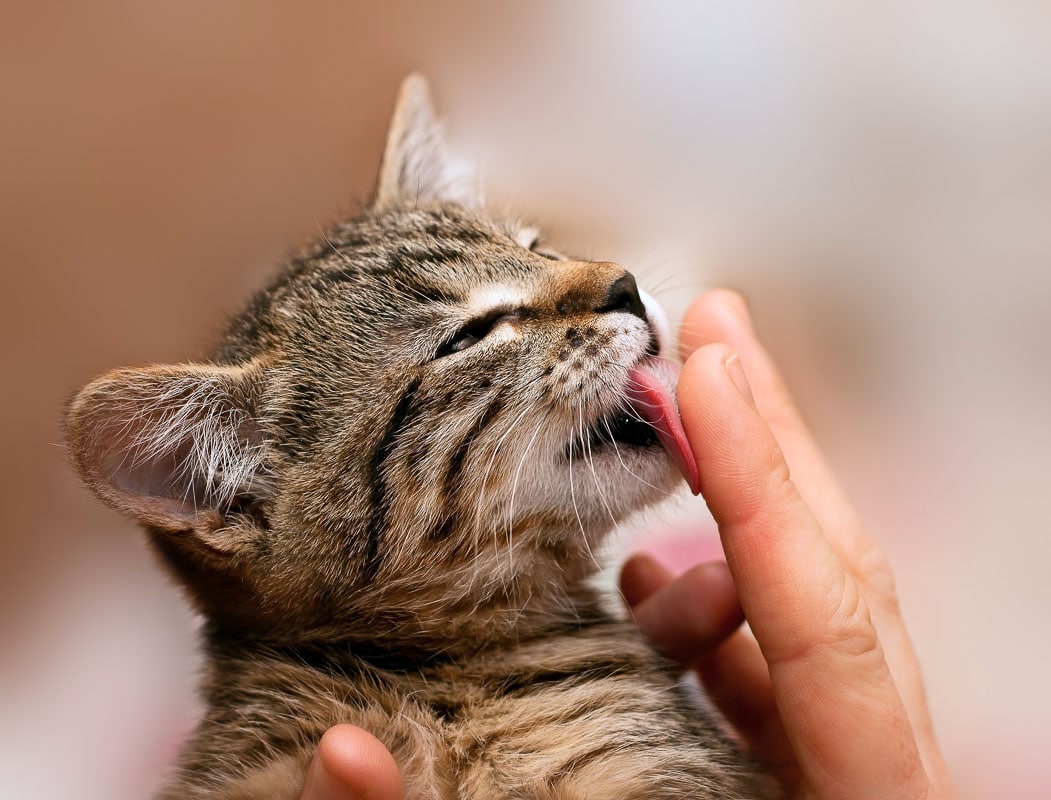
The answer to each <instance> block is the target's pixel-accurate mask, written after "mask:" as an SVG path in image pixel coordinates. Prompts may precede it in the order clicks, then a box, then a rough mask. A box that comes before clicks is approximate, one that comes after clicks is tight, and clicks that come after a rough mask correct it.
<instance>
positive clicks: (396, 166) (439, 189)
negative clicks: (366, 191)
mask: <svg viewBox="0 0 1051 800" xmlns="http://www.w3.org/2000/svg"><path fill="white" fill-rule="evenodd" d="M428 202H438V203H458V204H460V205H464V206H477V205H480V203H481V197H480V195H479V192H478V187H477V178H476V176H475V175H474V173H473V171H472V170H470V169H469V168H467V167H466V166H465V165H463V164H460V163H457V162H455V161H454V160H453V159H451V158H450V157H449V153H448V152H447V151H446V148H445V142H444V139H443V137H442V130H441V124H440V123H439V122H438V120H437V118H436V117H435V114H434V106H433V105H432V103H431V94H430V90H429V89H428V87H427V81H426V80H425V79H424V78H423V77H422V76H421V75H418V74H412V75H409V77H407V78H406V79H405V80H404V81H403V82H402V84H401V89H400V91H399V92H398V100H397V103H396V104H395V108H394V116H393V118H392V119H391V124H390V130H389V131H388V133H387V146H386V148H385V149H384V151H383V162H382V164H381V165H380V174H379V181H378V182H377V185H376V193H375V201H374V205H375V206H376V207H380V208H381V207H383V206H388V205H394V204H397V203H428Z"/></svg>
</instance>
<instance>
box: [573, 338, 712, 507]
mask: <svg viewBox="0 0 1051 800" xmlns="http://www.w3.org/2000/svg"><path fill="white" fill-rule="evenodd" d="M680 371H681V370H680V367H679V366H678V365H677V364H675V363H674V362H672V361H669V360H667V359H665V358H659V357H657V356H647V357H646V358H643V359H642V360H641V361H639V362H638V363H637V364H636V365H635V366H634V367H632V368H631V370H629V372H628V380H627V385H626V387H625V395H624V403H623V405H622V406H621V407H620V408H618V409H616V410H615V411H614V412H612V413H611V414H607V415H606V416H603V417H600V418H599V419H598V420H596V421H595V422H594V423H593V424H592V425H591V427H590V428H589V429H588V430H587V431H586V433H585V434H584V435H583V436H581V437H579V438H578V439H576V440H575V441H574V442H572V443H571V444H570V446H569V448H568V454H570V455H572V454H573V453H590V454H593V453H595V452H597V451H600V450H602V449H604V448H606V447H608V446H610V445H613V446H621V445H623V446H625V447H628V448H645V447H656V446H658V445H660V446H661V447H663V448H664V450H665V451H666V452H667V454H668V457H669V458H671V460H672V463H674V464H675V466H676V467H678V469H679V472H681V473H682V476H683V478H684V479H685V480H686V483H687V484H689V486H690V490H691V491H692V492H693V493H694V494H698V493H699V492H700V471H699V469H698V467H697V460H696V459H695V458H694V456H693V450H692V449H691V448H690V443H689V441H688V440H687V438H686V431H685V430H684V429H683V426H682V420H681V419H680V417H679V406H678V403H677V401H676V399H675V386H676V384H677V383H678V380H679V372H680Z"/></svg>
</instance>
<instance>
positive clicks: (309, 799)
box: [300, 725, 405, 800]
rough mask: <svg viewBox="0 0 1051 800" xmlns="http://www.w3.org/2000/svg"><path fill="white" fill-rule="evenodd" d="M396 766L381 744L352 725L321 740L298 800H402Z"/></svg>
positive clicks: (338, 729)
mask: <svg viewBox="0 0 1051 800" xmlns="http://www.w3.org/2000/svg"><path fill="white" fill-rule="evenodd" d="M404 797H405V790H404V788H403V786H402V782H401V774H400V773H399V772H398V765H397V764H395V763H394V757H393V756H392V755H391V754H390V751H389V750H387V748H386V747H384V746H383V744H382V742H380V740H379V739H377V738H376V737H375V736H373V735H372V734H371V733H368V732H367V731H364V730H362V729H361V728H356V727H354V726H353V725H336V726H335V727H333V728H329V730H328V731H326V733H325V735H324V736H322V737H321V743H320V744H319V745H318V751H317V754H316V755H315V756H314V760H313V761H312V762H311V763H310V768H309V769H308V770H307V779H306V785H305V786H304V787H303V794H302V795H301V796H300V800H403V799H404Z"/></svg>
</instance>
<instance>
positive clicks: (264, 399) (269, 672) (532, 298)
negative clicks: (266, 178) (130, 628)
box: [68, 78, 774, 800]
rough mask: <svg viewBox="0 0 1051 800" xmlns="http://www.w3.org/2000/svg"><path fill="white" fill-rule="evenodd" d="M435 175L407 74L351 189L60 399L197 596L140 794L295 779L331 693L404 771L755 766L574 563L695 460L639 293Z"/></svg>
mask: <svg viewBox="0 0 1051 800" xmlns="http://www.w3.org/2000/svg"><path fill="white" fill-rule="evenodd" d="M450 176H451V171H450V169H449V167H448V163H447V160H446V158H445V155H444V151H443V148H442V145H441V139H440V135H439V129H438V126H437V124H436V122H435V120H434V117H433V112H432V111H431V106H430V101H429V99H428V96H427V91H426V86H425V84H424V83H423V82H422V80H421V79H419V78H410V79H409V80H408V81H406V83H405V85H404V86H403V88H402V92H401V95H400V98H399V101H398V106H397V109H396V111H395V116H394V121H393V125H392V129H391V132H390V134H389V138H388V143H387V147H386V151H385V154H384V159H383V163H382V167H381V170H380V177H379V184H378V187H377V190H376V194H375V200H374V202H373V204H372V205H371V207H370V208H369V209H368V210H367V211H366V212H365V213H364V215H363V216H361V217H360V218H358V219H353V220H348V221H345V222H341V223H339V224H337V225H335V226H334V227H332V228H331V229H329V230H328V231H327V232H326V233H325V234H324V235H323V236H322V237H321V238H320V239H319V240H318V241H316V242H314V243H313V244H311V245H309V246H308V247H307V248H306V249H305V250H303V251H302V253H301V254H300V255H299V256H298V257H296V258H294V259H292V261H291V263H290V264H289V266H288V268H287V269H286V270H285V271H284V272H283V274H282V275H281V276H280V277H279V278H278V279H277V280H276V281H275V282H273V284H272V285H271V286H270V287H269V288H268V289H266V290H265V291H263V292H261V293H260V294H258V295H257V296H256V297H255V299H254V300H253V301H252V302H251V304H250V305H249V307H248V309H247V310H246V311H245V312H244V313H243V314H242V315H241V316H239V317H238V318H236V319H235V320H234V321H233V323H232V324H231V325H230V328H229V331H228V333H227V335H226V336H225V338H224V339H223V341H222V343H221V344H220V346H219V347H218V349H217V350H216V352H215V353H214V355H213V357H212V359H211V360H209V361H207V362H203V363H193V364H183V365H178V366H152V367H145V368H137V369H123V370H116V371H114V372H111V373H109V374H107V375H105V376H103V377H101V378H99V379H97V380H95V381H94V382H93V383H91V384H90V385H89V386H87V387H86V388H85V389H83V390H82V391H81V392H80V394H79V395H77V397H76V398H75V399H74V400H73V402H72V404H71V406H70V408H69V415H68V434H69V443H70V448H71V452H72V457H73V463H74V464H75V466H76V468H77V470H78V471H79V473H80V475H81V476H82V477H83V478H84V480H85V481H86V482H87V483H88V484H89V486H90V487H91V488H92V489H93V490H94V491H95V492H96V493H97V494H98V495H99V496H100V497H101V498H102V499H103V500H104V501H105V502H107V503H109V504H110V505H112V506H114V507H116V508H118V509H120V510H121V511H123V512H125V513H128V514H130V515H131V516H133V517H134V518H135V519H137V520H138V521H139V522H140V523H142V525H143V526H144V527H145V529H146V531H147V533H148V535H149V541H150V543H151V544H152V546H153V547H154V548H155V549H156V551H157V553H158V554H159V556H160V558H161V559H162V561H163V562H164V563H165V564H166V565H167V567H168V568H169V569H170V570H171V571H172V573H173V574H174V575H175V577H176V578H177V579H178V581H179V582H180V583H182V584H183V586H184V587H185V589H186V591H187V592H188V594H189V597H190V599H191V601H192V602H193V604H194V605H195V606H196V608H197V609H198V610H199V611H200V612H201V613H202V614H203V615H204V617H205V619H206V626H205V628H204V632H203V639H204V651H205V655H206V670H205V674H204V679H203V687H202V693H203V699H204V702H205V704H206V713H205V716H204V718H203V720H202V721H201V722H200V725H199V726H198V728H197V730H196V733H195V734H194V736H193V738H192V740H191V741H190V743H189V744H188V745H187V747H186V749H185V752H184V753H183V754H182V757H181V760H180V762H179V765H178V767H177V769H176V771H175V773H174V776H173V777H172V779H171V780H170V782H169V785H168V786H167V788H165V789H164V790H162V791H161V792H160V793H159V795H157V797H158V798H161V800H175V798H180V800H184V799H186V798H222V800H235V799H236V800H248V799H249V798H252V799H253V800H263V799H266V800H270V799H272V800H292V799H293V798H295V797H297V796H298V793H299V792H300V791H301V788H302V785H303V780H304V775H305V770H306V767H307V765H308V763H309V761H310V758H311V756H312V754H313V753H314V751H315V749H316V747H317V744H318V741H319V739H320V738H321V735H322V734H323V733H324V731H325V730H326V729H328V728H329V727H330V726H332V725H334V724H336V723H341V722H350V723H353V724H356V725H360V726H362V727H364V728H366V729H367V730H369V731H371V732H372V733H374V734H375V735H376V736H377V737H378V738H379V739H380V740H381V741H383V742H384V743H385V744H386V745H387V747H388V748H390V750H391V752H392V753H393V754H394V758H395V759H396V761H397V762H398V764H399V765H400V767H401V770H402V774H403V777H404V781H405V785H406V790H407V795H408V797H409V798H412V799H413V800H417V799H418V800H423V799H424V798H427V799H428V800H430V799H431V798H433V799H434V800H437V799H438V798H450V799H451V798H470V799H471V800H487V799H488V798H550V799H551V800H554V799H555V798H611V799H612V798H677V797H689V798H761V797H773V796H774V792H773V790H772V789H771V788H770V786H769V784H768V782H767V781H766V779H765V778H763V777H761V776H759V775H758V774H757V772H756V769H755V768H754V766H752V765H751V764H750V763H748V762H747V761H746V760H745V759H744V758H743V757H742V756H741V755H740V754H739V753H738V751H737V750H736V748H735V746H734V745H733V743H732V742H731V740H730V739H729V737H728V736H727V734H726V733H725V732H724V731H723V730H722V729H721V727H720V724H719V723H718V722H717V721H716V720H714V719H712V718H711V717H710V715H709V714H708V713H707V712H702V711H701V710H700V709H698V708H697V706H696V704H695V703H693V702H691V699H690V697H689V696H688V695H689V693H688V692H687V690H685V689H684V688H682V687H681V686H680V685H679V683H678V682H677V680H676V675H675V670H674V669H673V667H672V666H671V665H670V664H668V663H667V662H665V661H664V660H663V659H662V658H661V657H659V656H658V655H656V654H655V653H654V652H653V650H652V649H651V648H650V647H649V646H648V645H647V643H646V642H644V641H643V640H642V639H641V638H640V636H639V633H638V631H637V630H636V628H635V627H634V626H633V625H632V624H631V623H630V622H625V621H622V620H620V619H618V618H616V617H614V616H611V615H610V613H609V612H608V611H606V610H605V608H606V606H605V604H604V602H603V601H602V599H601V598H600V597H599V596H598V594H597V593H596V592H595V591H594V590H593V588H591V587H590V586H589V585H588V583H587V581H586V579H587V578H588V577H589V576H590V575H591V574H592V573H593V572H594V570H595V569H596V566H595V562H594V559H593V557H592V549H593V548H594V547H595V546H596V545H597V544H598V543H599V542H600V540H601V539H602V538H603V536H604V535H605V534H606V533H607V532H608V531H609V530H610V528H611V527H613V526H614V525H615V524H616V523H617V521H619V520H621V519H623V518H624V517H625V516H626V515H628V514H630V513H631V512H633V511H635V510H637V509H639V508H641V507H643V506H645V505H647V504H649V503H651V502H653V501H654V500H656V499H658V498H659V497H661V496H662V495H663V494H665V493H666V492H667V491H668V490H670V489H672V488H674V486H675V485H676V483H677V482H678V481H679V480H681V479H682V477H681V476H685V478H686V480H687V482H688V483H689V484H690V485H691V486H692V487H693V488H694V489H695V490H696V488H697V466H696V464H695V463H694V461H693V457H692V455H691V454H690V449H689V447H688V446H687V444H686V440H685V436H684V434H683V431H682V426H681V423H680V422H679V417H678V412H677V411H676V408H675V405H674V401H673V399H672V398H673V391H674V385H675V381H676V374H677V368H676V367H675V366H674V365H672V364H671V363H670V362H668V361H665V360H663V359H661V358H659V357H658V355H657V354H658V352H659V351H660V350H661V348H662V346H663V345H665V344H666V339H667V336H666V333H665V332H664V331H662V330H661V324H660V323H659V322H658V321H657V317H656V316H655V314H656V311H655V310H654V307H652V306H651V305H649V304H648V303H647V302H646V301H645V300H644V299H643V295H642V294H641V293H640V292H639V291H638V289H637V288H636V285H635V279H634V278H633V277H632V276H631V275H630V274H629V273H628V272H625V271H624V270H623V269H622V268H621V267H619V266H617V265H615V264H610V263H591V262H581V261H573V260H568V259H564V258H562V257H560V256H557V255H554V254H552V253H549V252H547V251H545V250H542V249H539V248H538V246H537V240H536V236H535V234H534V233H533V232H532V231H526V230H523V229H522V228H521V227H519V226H516V225H513V224H509V223H506V222H501V221H498V220H494V219H492V218H490V217H489V216H486V215H484V214H482V213H480V212H479V211H477V210H475V208H474V207H473V203H472V201H471V198H470V197H469V193H465V192H464V191H462V188H461V187H462V184H458V183H457V182H456V181H455V180H452V179H451V177H450Z"/></svg>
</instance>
